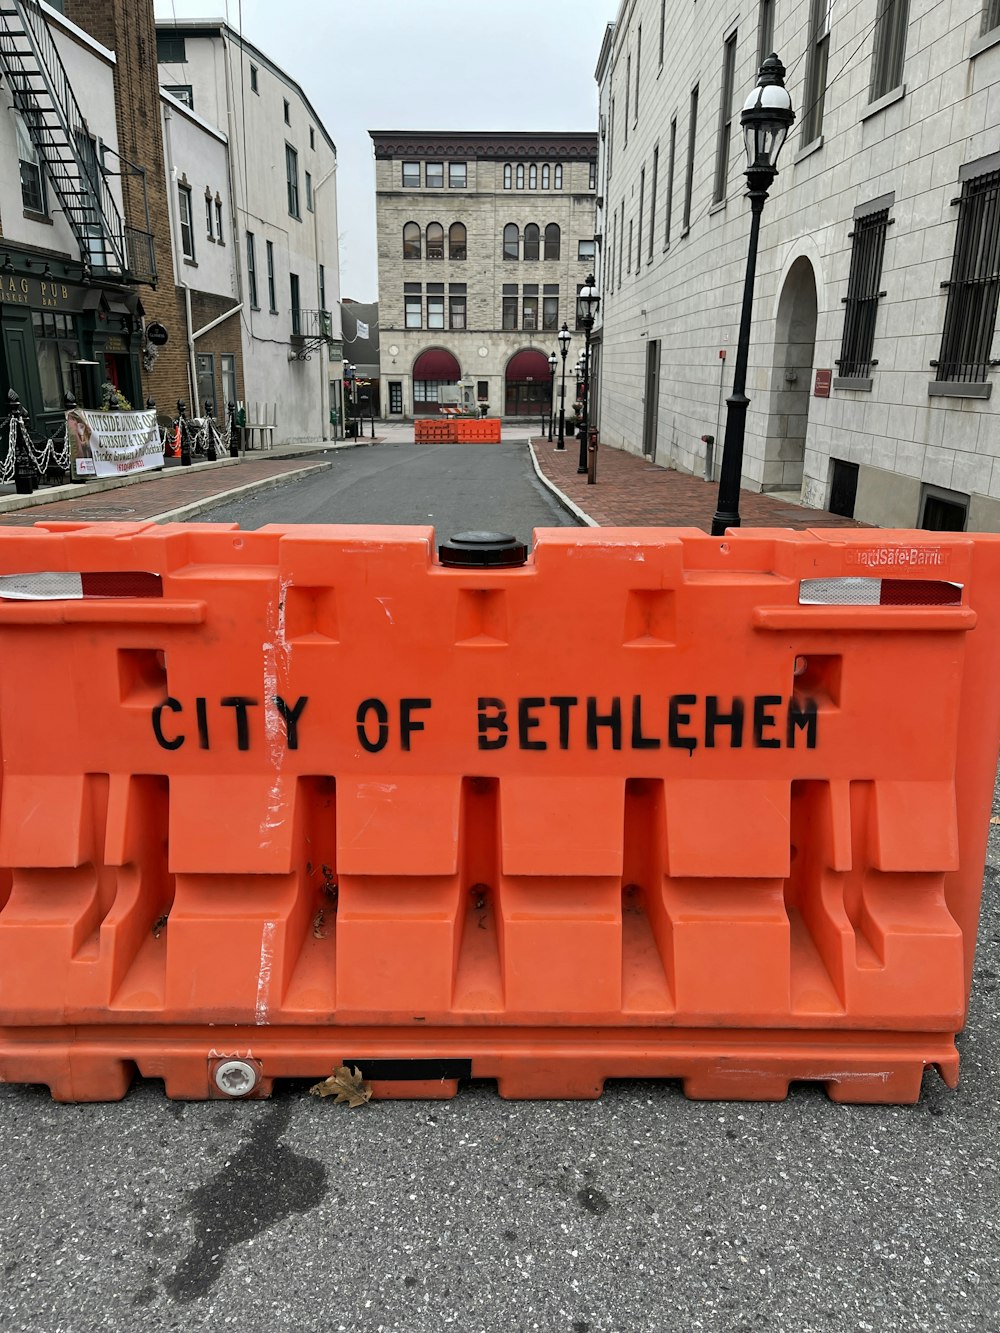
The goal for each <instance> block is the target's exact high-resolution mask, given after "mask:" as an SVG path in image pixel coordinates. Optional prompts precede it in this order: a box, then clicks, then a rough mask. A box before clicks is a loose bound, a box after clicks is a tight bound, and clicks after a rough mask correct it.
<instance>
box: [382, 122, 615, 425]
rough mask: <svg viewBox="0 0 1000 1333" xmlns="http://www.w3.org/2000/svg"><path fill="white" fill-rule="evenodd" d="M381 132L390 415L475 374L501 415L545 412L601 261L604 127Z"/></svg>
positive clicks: (426, 408)
mask: <svg viewBox="0 0 1000 1333" xmlns="http://www.w3.org/2000/svg"><path fill="white" fill-rule="evenodd" d="M370 133H371V139H372V144H373V146H374V152H375V190H376V223H377V227H378V271H379V316H380V322H381V323H380V360H381V386H382V410H383V413H384V414H386V415H388V416H390V417H393V416H397V417H409V416H411V415H414V414H418V415H419V414H422V413H436V412H437V411H438V410H439V401H440V393H441V388H442V386H444V385H449V384H455V383H457V382H459V381H463V380H464V381H467V382H470V383H471V384H472V385H473V386H474V390H475V393H476V396H477V397H478V398H479V400H480V401H485V402H488V403H489V410H490V412H491V414H493V415H500V414H503V415H533V416H540V415H541V414H542V413H543V411H547V410H548V403H549V383H550V372H549V367H548V356H549V353H550V352H551V351H554V350H555V349H556V347H557V341H556V333H557V331H558V329H559V328H560V326H561V325H562V323H563V321H564V320H565V321H567V322H568V324H569V326H570V328H571V329H572V328H574V326H575V319H576V293H577V291H578V290H579V288H580V287H581V286H582V284H583V280H584V278H585V277H586V275H587V273H588V271H590V269H592V268H593V264H594V196H595V194H596V184H597V174H596V173H597V136H596V135H595V134H492V133H431V132H424V131H394V130H372V131H371V132H370ZM581 344H582V335H581ZM567 393H569V390H567Z"/></svg>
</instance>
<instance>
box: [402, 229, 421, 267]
mask: <svg viewBox="0 0 1000 1333" xmlns="http://www.w3.org/2000/svg"><path fill="white" fill-rule="evenodd" d="M403 258H404V259H419V258H420V227H419V226H418V225H417V223H416V222H408V223H407V224H406V226H405V227H404V228H403Z"/></svg>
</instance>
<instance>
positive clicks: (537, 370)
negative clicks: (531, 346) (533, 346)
mask: <svg viewBox="0 0 1000 1333" xmlns="http://www.w3.org/2000/svg"><path fill="white" fill-rule="evenodd" d="M550 377H551V371H550V370H549V358H548V357H547V356H546V355H545V353H544V352H534V351H524V352H515V353H514V355H513V356H512V357H511V358H510V360H509V361H508V362H507V380H508V382H509V381H511V380H513V381H516V382H518V383H523V382H524V381H525V380H535V381H542V382H544V383H545V384H548V382H549V379H550Z"/></svg>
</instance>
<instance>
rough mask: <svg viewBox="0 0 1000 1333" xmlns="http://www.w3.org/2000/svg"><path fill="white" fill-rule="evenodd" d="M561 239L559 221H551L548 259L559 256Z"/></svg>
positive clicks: (546, 231)
mask: <svg viewBox="0 0 1000 1333" xmlns="http://www.w3.org/2000/svg"><path fill="white" fill-rule="evenodd" d="M556 170H557V171H558V170H559V168H558V167H556ZM525 235H527V232H525ZM559 241H560V234H559V224H558V222H550V223H549V225H548V226H547V227H546V228H545V258H546V259H558V258H559Z"/></svg>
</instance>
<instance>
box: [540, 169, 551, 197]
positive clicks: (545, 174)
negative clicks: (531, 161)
mask: <svg viewBox="0 0 1000 1333" xmlns="http://www.w3.org/2000/svg"><path fill="white" fill-rule="evenodd" d="M550 184H551V180H550V177H549V165H548V163H547V162H546V164H545V166H544V167H542V189H543V190H547V189H549V187H550Z"/></svg>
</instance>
